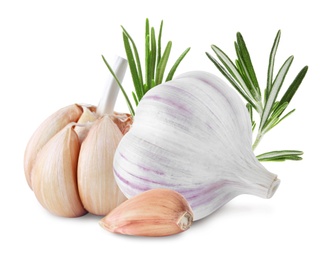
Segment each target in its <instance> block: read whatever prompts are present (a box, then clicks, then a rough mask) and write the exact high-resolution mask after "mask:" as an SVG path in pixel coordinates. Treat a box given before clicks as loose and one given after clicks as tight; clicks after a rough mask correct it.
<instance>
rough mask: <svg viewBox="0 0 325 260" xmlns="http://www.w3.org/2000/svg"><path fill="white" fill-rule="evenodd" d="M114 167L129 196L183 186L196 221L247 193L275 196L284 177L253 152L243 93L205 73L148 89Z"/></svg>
mask: <svg viewBox="0 0 325 260" xmlns="http://www.w3.org/2000/svg"><path fill="white" fill-rule="evenodd" d="M114 173H115V178H116V181H117V184H118V185H119V187H120V189H121V190H122V192H123V193H124V194H125V195H126V197H128V198H130V197H133V196H135V195H137V194H139V193H141V192H143V191H146V190H149V189H154V188H168V189H173V190H176V191H177V192H179V193H181V194H182V195H183V196H184V197H185V198H186V199H187V201H188V202H189V204H190V206H191V208H192V210H193V213H194V220H198V219H201V218H204V217H206V216H208V215H210V214H211V213H213V212H214V211H215V210H217V209H218V208H220V207H221V206H223V205H224V204H226V203H227V202H229V201H230V200H231V199H233V198H234V197H236V196H238V195H240V194H252V195H256V196H259V197H262V198H270V197H272V195H273V194H274V192H275V191H276V189H277V187H278V185H279V183H280V181H279V180H278V179H277V176H276V175H275V174H273V173H270V172H269V171H267V170H266V169H265V168H264V167H263V165H262V164H261V163H260V162H259V161H258V160H257V159H256V157H255V155H254V153H253V151H252V131H251V122H250V118H249V115H248V112H247V108H246V107H245V105H244V103H243V102H242V100H241V99H240V97H239V96H238V94H237V93H236V92H235V91H234V90H233V89H231V87H230V86H228V85H227V84H225V83H224V82H223V81H222V80H221V79H220V78H218V77H217V76H215V75H213V74H210V73H207V72H202V71H193V72H188V73H185V74H182V75H180V76H178V77H177V78H176V79H174V80H172V81H169V82H166V83H164V84H161V85H159V86H156V87H155V88H153V89H151V90H150V91H148V92H147V94H146V95H145V96H144V97H143V99H142V100H141V102H140V104H139V106H138V107H137V111H136V116H135V118H134V123H133V125H132V128H131V130H130V131H129V132H128V133H127V134H126V135H125V136H124V138H123V139H122V140H121V142H120V143H119V146H118V148H117V150H116V153H115V157H114Z"/></svg>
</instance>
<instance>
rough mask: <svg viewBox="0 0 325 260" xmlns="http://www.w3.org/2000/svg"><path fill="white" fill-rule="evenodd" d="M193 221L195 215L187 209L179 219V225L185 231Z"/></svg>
mask: <svg viewBox="0 0 325 260" xmlns="http://www.w3.org/2000/svg"><path fill="white" fill-rule="evenodd" d="M192 223H193V215H192V214H191V213H190V212H188V211H186V212H185V213H184V214H183V215H182V216H181V217H180V218H179V220H178V221H177V226H178V227H179V228H180V229H181V230H183V231H185V230H187V229H189V228H190V226H191V225H192Z"/></svg>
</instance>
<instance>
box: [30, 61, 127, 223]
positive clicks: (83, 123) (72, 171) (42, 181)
mask: <svg viewBox="0 0 325 260" xmlns="http://www.w3.org/2000/svg"><path fill="white" fill-rule="evenodd" d="M126 67H127V62H126V60H124V59H122V58H118V59H117V61H116V64H115V73H116V75H117V76H118V77H119V79H120V80H122V79H123V77H124V73H125V71H126ZM118 90H119V86H118V85H117V83H116V81H115V80H114V79H113V77H111V79H110V80H109V82H108V84H107V87H106V88H105V90H104V95H103V98H102V99H101V100H100V102H99V105H98V107H95V106H92V105H86V104H73V105H70V106H67V107H65V108H62V109H60V110H58V111H57V112H55V113H54V114H53V115H51V116H50V117H48V118H47V119H46V120H45V121H44V122H43V123H42V124H41V125H40V126H39V127H38V129H37V130H36V131H35V133H34V134H33V135H32V137H31V139H30V141H29V142H28V144H27V147H26V150H25V158H24V165H25V176H26V180H27V182H28V184H29V186H30V188H31V189H32V190H33V191H34V193H35V195H36V198H37V199H38V200H39V202H40V203H41V204H42V205H43V206H44V207H45V208H46V209H47V210H49V211H50V212H52V213H54V214H56V215H59V216H65V217H77V216H81V215H83V214H85V213H86V212H87V211H88V212H90V213H93V214H96V215H106V214H107V213H108V212H109V211H110V210H112V209H113V208H114V207H116V206H117V205H119V204H120V203H122V202H123V201H124V200H126V197H125V196H124V195H123V193H122V192H121V191H120V190H119V188H118V186H117V184H116V182H115V180H114V175H113V167H112V164H113V156H114V153H115V150H116V147H117V144H118V142H119V141H120V140H121V138H122V137H123V135H124V134H125V133H126V132H127V131H128V130H129V128H130V126H131V124H132V121H133V119H132V117H131V116H130V115H129V114H122V113H116V112H114V111H113V108H114V105H115V101H116V98H117V93H118Z"/></svg>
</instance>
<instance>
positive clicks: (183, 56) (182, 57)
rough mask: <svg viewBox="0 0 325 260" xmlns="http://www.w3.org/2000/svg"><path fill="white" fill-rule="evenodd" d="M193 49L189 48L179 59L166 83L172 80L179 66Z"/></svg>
mask: <svg viewBox="0 0 325 260" xmlns="http://www.w3.org/2000/svg"><path fill="white" fill-rule="evenodd" d="M190 49H191V48H187V49H186V50H185V51H184V52H183V53H182V54H181V56H179V58H178V59H177V60H176V62H175V63H174V65H173V67H172V68H171V69H170V71H169V73H168V75H167V78H166V81H169V80H172V79H173V77H174V74H175V71H176V69H177V68H178V65H179V64H180V63H181V61H182V60H183V59H184V58H185V56H186V54H187V53H188V52H189V51H190Z"/></svg>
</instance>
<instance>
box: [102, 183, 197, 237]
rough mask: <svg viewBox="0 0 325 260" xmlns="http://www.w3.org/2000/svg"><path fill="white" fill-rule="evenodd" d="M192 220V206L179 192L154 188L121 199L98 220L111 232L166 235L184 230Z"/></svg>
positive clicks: (135, 234)
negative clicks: (116, 205)
mask: <svg viewBox="0 0 325 260" xmlns="http://www.w3.org/2000/svg"><path fill="white" fill-rule="evenodd" d="M192 222H193V213H192V210H191V208H190V206H189V204H188V202H187V201H186V200H185V198H184V197H183V196H182V195H181V194H180V193H178V192H176V191H173V190H169V189H153V190H149V191H145V192H143V193H140V194H139V195H136V196H135V197H132V198H131V199H129V200H127V201H125V202H123V203H122V204H121V205H120V206H118V207H117V208H115V209H114V210H112V212H111V213H109V214H108V215H107V216H105V217H104V218H103V219H101V220H100V222H99V224H100V225H101V226H102V227H103V228H104V229H106V230H108V231H110V232H113V233H120V234H125V235H134V236H169V235H173V234H177V233H180V232H183V231H185V230H187V229H188V228H189V227H190V226H191V225H192Z"/></svg>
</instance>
